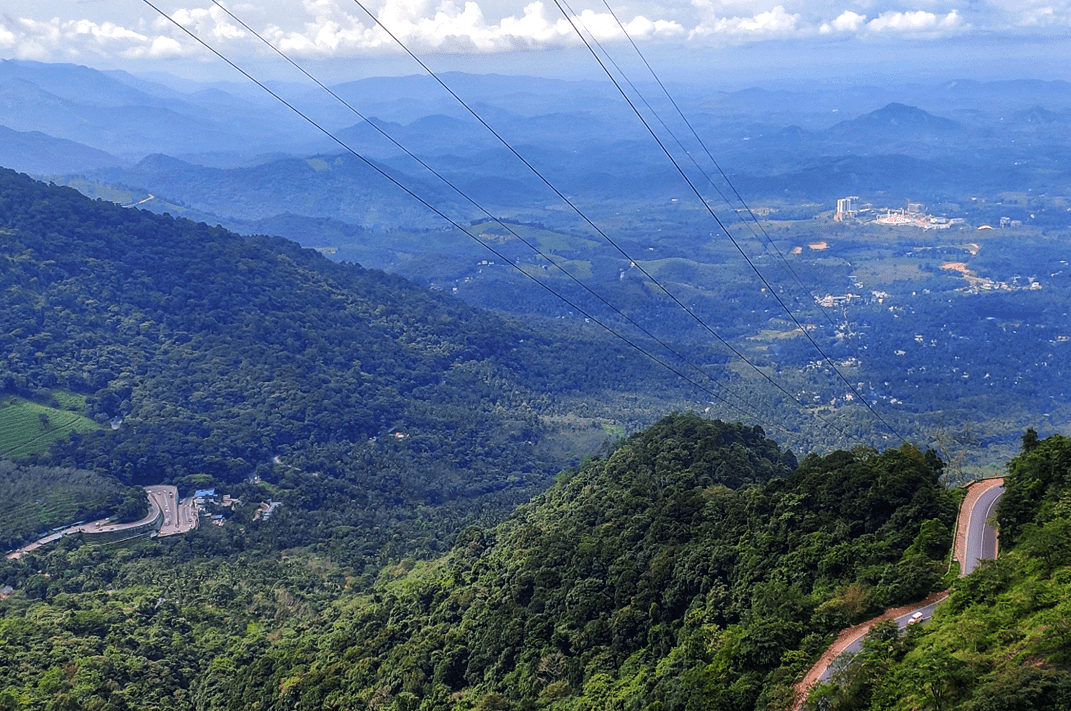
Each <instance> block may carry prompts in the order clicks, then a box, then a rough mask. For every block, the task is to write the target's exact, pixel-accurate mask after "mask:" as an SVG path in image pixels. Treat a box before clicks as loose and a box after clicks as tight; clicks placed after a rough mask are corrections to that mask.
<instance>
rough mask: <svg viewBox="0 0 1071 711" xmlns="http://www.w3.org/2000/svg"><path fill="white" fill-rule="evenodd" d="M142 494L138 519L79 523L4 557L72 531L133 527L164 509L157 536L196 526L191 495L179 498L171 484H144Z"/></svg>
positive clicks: (36, 547) (35, 547) (16, 555)
mask: <svg viewBox="0 0 1071 711" xmlns="http://www.w3.org/2000/svg"><path fill="white" fill-rule="evenodd" d="M145 495H146V496H147V497H148V500H149V514H148V515H147V516H146V517H145V518H143V519H141V520H140V521H134V522H133V523H111V522H110V521H109V520H108V519H101V520H100V521H90V522H89V523H84V524H81V525H79V526H71V527H70V528H65V529H64V530H62V531H59V532H57V533H52V534H49V535H47V536H45V537H44V538H40V539H38V540H36V541H34V542H33V543H31V544H29V545H27V546H25V547H23V548H20V549H18V550H17V551H13V552H11V553H8V554H7V557H8V558H9V559H11V558H18V557H20V556H22V555H23V554H25V553H29V552H30V551H33V550H36V549H38V548H40V547H41V546H43V545H46V544H48V543H52V542H54V541H58V540H59V539H60V538H62V537H64V536H68V535H72V534H75V533H107V532H113V531H124V530H127V529H131V528H136V527H138V526H142V525H144V524H146V523H148V522H150V521H152V520H154V519H155V518H156V517H157V516H158V515H159V514H160V512H161V511H162V512H163V522H162V524H161V526H160V530H159V533H158V534H157V535H159V536H174V535H177V534H179V533H186V532H187V531H192V530H193V529H195V528H197V524H198V522H199V520H200V517H199V516H198V515H197V507H196V506H195V505H194V503H193V497H192V496H191V497H189V498H186V499H183V500H182V501H178V489H177V488H175V487H173V486H146V487H145Z"/></svg>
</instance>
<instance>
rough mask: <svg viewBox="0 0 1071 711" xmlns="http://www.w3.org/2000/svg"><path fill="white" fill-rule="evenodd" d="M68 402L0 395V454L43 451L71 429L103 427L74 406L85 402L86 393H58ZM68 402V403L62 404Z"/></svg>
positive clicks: (16, 455) (4, 455) (6, 455)
mask: <svg viewBox="0 0 1071 711" xmlns="http://www.w3.org/2000/svg"><path fill="white" fill-rule="evenodd" d="M59 397H63V398H64V400H65V401H66V402H64V403H60V402H56V404H57V405H61V407H58V408H57V407H49V406H48V405H42V404H40V403H37V402H31V401H29V400H26V399H24V398H20V397H17V396H8V397H3V398H0V456H3V457H10V458H19V457H25V456H27V455H30V454H42V453H44V452H46V451H48V448H49V447H50V446H52V444H53V443H55V442H58V441H60V440H62V439H66V438H67V436H68V435H70V433H72V432H92V431H93V430H97V429H100V425H98V424H97V423H96V422H94V421H93V420H90V419H89V418H87V417H83V416H82V415H80V414H78V412H72V411H71V408H78V407H79V406H84V405H85V398H84V397H77V396H74V395H70V394H59ZM63 405H68V407H63Z"/></svg>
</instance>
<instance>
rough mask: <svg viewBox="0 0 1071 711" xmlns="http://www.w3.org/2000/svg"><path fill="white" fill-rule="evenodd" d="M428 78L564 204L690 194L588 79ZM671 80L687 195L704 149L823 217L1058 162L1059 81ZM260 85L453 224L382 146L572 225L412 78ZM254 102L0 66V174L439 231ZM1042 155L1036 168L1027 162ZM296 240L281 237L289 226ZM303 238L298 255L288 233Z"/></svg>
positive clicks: (213, 206) (165, 81) (87, 73)
mask: <svg viewBox="0 0 1071 711" xmlns="http://www.w3.org/2000/svg"><path fill="white" fill-rule="evenodd" d="M441 78H442V79H443V80H444V81H445V82H446V83H447V84H448V85H450V86H451V88H452V89H453V90H454V91H455V92H456V93H457V94H458V95H459V96H462V97H463V98H464V99H465V100H466V102H467V103H468V105H469V106H471V107H473V109H474V110H475V111H476V112H477V113H478V114H479V115H480V117H481V118H482V119H483V120H484V121H486V122H487V123H488V124H489V125H490V126H491V127H492V128H493V129H494V130H495V132H496V133H498V135H499V136H501V137H502V138H503V139H505V140H506V141H508V142H509V144H510V145H511V146H512V147H513V148H515V149H516V150H517V151H518V152H519V153H520V154H521V155H522V156H523V157H524V160H525V161H528V162H530V163H531V164H532V165H534V166H536V167H537V168H538V169H539V170H540V171H541V172H542V173H543V175H544V176H545V177H546V178H547V179H548V180H550V181H551V182H552V183H553V184H554V186H555V187H556V188H557V189H558V190H559V191H561V192H562V193H564V194H566V195H568V196H570V198H571V199H573V200H575V201H576V202H577V203H578V204H580V205H585V204H586V205H588V206H589V207H590V208H591V209H594V210H597V211H600V212H606V213H607V214H612V213H613V212H615V211H616V212H620V210H621V209H627V208H628V206H631V205H636V206H643V205H663V204H666V203H668V202H669V201H670V200H672V199H674V198H679V197H686V196H687V194H688V193H689V192H690V190H689V188H688V187H687V186H686V185H685V184H684V183H683V181H682V180H681V178H680V175H679V174H678V172H677V170H676V169H675V168H674V167H673V166H672V165H671V164H670V163H669V161H667V159H666V157H665V155H664V153H663V151H662V149H660V148H659V146H657V145H656V144H655V143H654V142H653V141H652V140H651V137H650V135H649V134H648V132H647V129H645V128H644V127H643V125H642V124H640V123H639V122H638V121H637V120H636V118H635V116H634V115H632V111H631V110H630V109H629V108H628V107H627V106H626V105H625V104H624V103H623V102H622V101H621V100H620V97H618V96H616V94H615V93H614V91H613V90H612V87H609V86H608V85H606V84H605V83H600V82H591V81H576V82H570V81H562V80H553V79H534V78H531V77H511V76H500V75H486V76H477V75H469V74H463V73H447V74H444V75H443V76H442V77H441ZM671 86H672V90H673V91H674V96H675V99H676V101H677V102H678V105H679V106H680V107H681V108H682V109H683V111H684V112H685V114H686V115H687V116H688V118H689V124H690V126H691V128H694V129H695V131H696V132H697V134H698V135H699V137H700V138H701V139H702V142H703V145H699V144H698V142H697V141H696V139H695V138H694V137H693V136H692V133H691V130H690V128H689V127H688V126H686V125H684V124H683V123H682V122H681V121H680V119H679V118H678V117H676V115H675V111H673V110H672V107H670V106H668V104H666V102H665V100H664V99H660V92H658V91H655V90H653V89H652V88H651V87H645V86H642V85H641V87H640V88H641V90H643V91H644V92H645V96H644V98H645V99H648V100H649V101H650V103H651V106H653V107H655V108H656V109H658V111H659V116H660V120H662V121H665V122H666V126H668V127H669V129H671V130H672V133H670V132H669V130H667V128H666V126H663V125H662V124H661V123H660V120H659V119H655V118H653V117H652V116H651V115H650V111H649V110H648V108H647V107H646V106H645V105H643V104H642V103H641V104H639V105H640V106H641V107H642V112H643V113H644V114H645V115H648V121H649V122H650V125H651V128H652V130H654V131H655V132H656V133H658V134H659V135H660V136H661V138H662V140H663V144H664V146H665V148H666V150H669V151H671V152H673V153H674V154H675V155H677V156H678V159H679V160H680V162H681V165H682V169H683V170H685V171H686V172H689V173H690V174H692V175H693V179H694V180H696V179H697V180H698V184H700V185H703V186H704V189H707V190H710V188H706V187H705V186H706V184H707V183H708V181H709V180H710V176H711V175H712V174H713V175H716V174H717V172H718V171H717V170H715V169H713V167H712V166H711V165H710V163H709V160H708V159H707V157H706V152H707V151H709V152H710V153H711V154H712V155H713V156H714V157H715V158H716V159H717V160H718V162H719V166H720V168H721V169H723V170H725V171H726V173H727V174H728V175H729V176H730V177H731V178H732V180H733V182H734V184H737V185H738V186H739V187H742V188H744V189H745V194H746V196H747V197H748V198H749V199H753V200H765V199H783V198H785V197H786V196H787V197H790V198H792V199H805V200H808V201H818V202H826V203H828V202H830V201H832V200H834V199H835V198H836V197H838V196H841V195H842V194H844V193H847V192H853V193H858V192H865V191H867V190H871V191H878V192H880V191H890V192H894V193H910V195H911V196H913V197H915V198H917V199H922V200H930V201H933V200H935V199H936V198H937V197H941V198H942V199H944V197H946V196H948V195H956V194H963V193H969V194H975V193H983V192H984V191H990V192H1005V191H1021V190H1026V189H1030V188H1039V189H1043V188H1045V186H1049V185H1052V184H1053V183H1054V181H1057V182H1060V181H1064V182H1066V179H1067V177H1068V171H1069V167H1068V164H1067V162H1066V161H1064V160H1063V159H1062V158H1060V156H1061V155H1066V154H1067V153H1068V151H1069V149H1071V138H1069V136H1071V131H1068V130H1067V128H1068V126H1069V124H1071V85H1069V84H1067V83H1066V82H1038V81H1021V82H992V83H979V82H973V81H960V82H946V83H944V84H939V85H904V86H898V87H876V86H866V85H847V86H845V85H821V84H815V85H814V86H813V87H794V88H792V89H777V90H769V89H763V88H753V89H748V90H742V91H735V92H725V91H719V90H717V89H715V88H711V87H703V86H685V85H671ZM277 88H278V91H279V92H280V93H281V94H283V95H285V96H287V97H289V99H290V100H292V101H293V102H294V104H295V105H297V106H300V107H301V108H302V110H303V111H307V112H308V114H309V115H310V116H314V117H315V118H316V119H317V121H319V122H320V123H321V125H322V126H324V127H325V128H327V129H328V130H330V131H332V132H334V135H335V136H336V137H337V138H338V139H339V140H341V141H343V142H344V143H345V144H346V145H347V146H348V147H350V148H351V149H353V150H354V151H355V152H357V153H359V154H360V155H361V156H363V157H365V158H367V159H368V160H369V161H373V162H374V163H375V165H376V166H377V167H378V168H380V169H381V170H382V171H384V172H385V173H387V174H388V175H390V176H391V177H392V178H394V179H395V180H397V181H398V182H399V183H401V184H403V185H405V186H407V187H409V188H410V189H411V190H412V191H413V192H415V193H417V194H419V195H420V196H421V197H422V198H423V199H426V200H427V201H428V202H429V203H431V204H433V205H435V206H436V207H437V208H438V209H440V210H442V211H443V212H445V213H446V214H448V215H450V216H451V217H454V218H457V219H461V220H469V219H478V218H482V217H483V214H482V213H481V211H480V210H479V209H477V208H474V207H473V206H472V205H470V204H469V203H468V200H467V199H466V198H465V197H462V196H461V195H458V194H457V192H455V191H454V190H453V189H452V188H450V187H448V186H446V185H444V184H443V183H441V182H440V181H439V180H438V179H437V178H435V177H434V176H433V175H431V174H430V173H429V172H427V170H425V169H424V168H423V167H421V166H420V165H419V164H417V163H416V162H415V161H413V160H412V159H411V158H409V157H408V156H406V155H405V154H404V152H403V151H402V150H401V149H399V148H398V147H397V146H396V145H394V144H392V143H391V141H389V140H387V139H385V138H384V137H383V135H382V134H381V132H384V133H387V134H389V135H390V136H391V137H392V138H393V139H394V140H395V141H397V142H398V143H400V144H401V145H402V146H404V147H405V149H406V150H408V151H410V152H412V153H414V154H416V155H418V156H420V157H421V159H422V160H424V161H425V162H427V163H428V164H430V165H431V166H432V167H433V168H434V169H435V170H436V171H437V172H439V173H441V174H442V175H443V176H445V177H446V178H448V179H449V180H450V181H451V182H452V183H453V184H454V185H455V186H456V187H457V188H458V189H460V190H461V191H463V192H464V193H465V194H466V195H468V196H469V197H471V198H473V199H475V200H476V201H477V202H479V203H480V204H481V205H484V206H485V207H487V208H490V209H492V210H493V211H494V212H495V213H496V214H503V215H506V216H518V215H519V216H523V217H524V219H533V218H534V219H539V220H544V219H551V220H553V219H558V220H564V221H563V222H562V225H563V226H568V225H571V224H572V219H573V218H565V217H558V216H557V214H558V213H557V209H556V207H557V205H558V204H560V200H559V199H558V198H557V197H556V196H555V195H554V194H553V192H552V191H550V190H549V189H548V188H547V187H546V186H545V185H544V184H543V182H542V180H541V179H540V178H538V177H536V176H534V175H533V174H532V173H531V172H530V171H529V170H528V169H527V168H526V167H525V166H524V165H523V164H522V163H521V162H520V161H519V160H517V158H516V157H515V156H513V155H511V154H510V151H509V150H508V149H507V148H506V147H505V146H503V145H502V143H501V142H500V141H499V139H498V138H497V137H495V136H494V135H492V134H491V133H490V132H489V131H488V130H487V129H486V128H485V127H484V126H482V125H480V122H479V121H478V120H477V119H475V118H473V117H472V116H471V115H469V114H468V113H467V111H466V110H465V109H464V108H463V107H461V106H460V105H458V104H457V103H456V102H454V101H453V100H452V99H451V98H450V97H449V96H447V95H446V93H445V92H443V91H442V89H441V87H439V86H438V84H437V82H435V80H433V79H432V78H430V77H426V76H408V77H397V78H378V79H367V80H361V81H355V82H348V83H342V84H339V85H337V86H335V87H333V91H335V92H336V93H337V94H338V95H339V96H340V97H342V98H343V99H345V100H346V101H347V102H348V103H349V104H350V105H351V106H353V107H354V108H356V109H357V110H359V111H360V112H361V114H359V115H358V114H354V113H353V112H352V111H350V110H349V109H347V108H346V107H345V106H343V105H341V104H339V103H338V102H337V101H336V100H334V99H333V98H331V97H330V96H328V95H327V94H326V93H324V92H322V91H320V90H319V89H313V88H310V87H308V86H302V85H296V84H280V85H278V86H277ZM256 91H258V90H255V87H251V86H245V85H240V84H214V85H204V86H201V85H195V84H190V83H189V82H186V81H180V80H177V79H174V78H168V77H162V76H153V77H135V76H132V75H130V74H127V73H124V72H108V73H104V72H97V71H95V70H92V69H88V68H86V67H79V66H75V65H48V64H40V63H35V62H24V61H14V60H9V61H2V62H0V127H6V129H7V130H8V131H7V132H5V133H4V136H5V141H4V143H3V146H2V147H0V163H2V164H4V165H7V166H9V167H12V168H15V169H17V170H22V171H26V172H29V173H31V174H34V175H38V176H46V175H47V176H48V177H49V178H50V179H53V180H58V181H59V182H72V181H74V180H75V178H74V177H71V178H65V177H63V176H77V183H76V184H77V185H78V186H79V188H81V189H85V190H88V191H90V192H91V193H92V192H93V190H94V186H97V188H96V189H97V190H98V193H97V194H99V195H101V196H104V197H107V196H108V195H109V194H111V192H113V190H112V187H111V186H123V187H124V188H128V189H130V190H132V191H134V192H140V193H142V194H153V195H155V196H156V197H157V199H156V200H155V201H153V202H151V203H150V204H146V205H145V207H147V208H149V209H157V210H161V211H170V212H175V211H180V212H182V213H183V214H185V215H188V216H190V217H194V218H196V219H206V220H213V219H215V220H216V221H219V222H222V223H224V224H226V225H229V226H232V227H239V226H241V225H243V224H248V223H250V222H256V221H262V220H267V219H271V218H275V217H278V216H282V215H286V216H287V220H286V222H287V224H291V225H293V224H295V220H301V219H302V218H304V219H307V220H310V221H313V222H314V221H316V220H334V221H337V222H339V223H342V224H348V225H352V226H354V227H355V228H362V229H363V228H388V229H389V228H393V227H409V228H416V229H428V228H441V227H443V226H445V223H444V222H443V221H442V220H441V219H440V218H439V217H437V216H436V215H434V214H433V213H432V212H430V211H429V210H428V209H427V208H425V207H424V206H422V205H420V204H419V202H417V201H414V200H413V198H412V197H410V196H409V195H407V194H406V193H405V192H404V191H402V190H400V189H398V187H397V186H395V185H391V182H390V180H387V179H384V178H383V177H382V176H381V175H379V174H378V173H377V172H376V170H374V169H372V168H370V167H369V166H368V165H366V164H363V163H362V161H361V160H360V159H357V158H354V157H353V156H351V155H348V154H345V151H344V149H343V148H342V147H341V146H340V145H339V144H338V143H337V142H336V141H333V140H331V139H330V138H328V137H327V136H325V135H324V134H322V133H321V132H319V131H318V130H316V129H315V128H313V127H311V126H310V125H308V124H306V123H305V122H303V121H302V120H301V119H299V118H298V117H296V116H294V115H293V114H291V113H289V112H288V111H287V110H286V109H285V108H283V107H282V106H280V105H279V104H278V103H277V102H275V101H274V100H273V99H271V98H270V97H268V96H266V95H264V94H257V93H256ZM875 106H877V107H879V108H877V109H875V108H874V107H875ZM678 140H679V141H680V145H678V143H677V141H678ZM685 150H686V151H687V153H685ZM340 154H341V157H340ZM1041 156H1046V157H1047V158H1046V159H1045V160H1044V161H1041V163H1043V165H1042V164H1041V163H1038V158H1039V157H1041ZM165 157H166V158H165ZM692 160H695V161H696V162H697V164H698V165H699V166H700V167H701V168H702V172H701V173H700V172H699V168H696V167H695V166H693V165H692V164H691V161H692ZM902 197H906V195H898V199H902ZM548 210H549V212H548ZM311 224H312V222H310V223H309V225H311ZM306 227H308V225H307V226H306ZM306 227H302V228H298V230H297V232H298V233H307V232H308V229H306ZM309 229H311V228H309ZM287 236H291V237H295V238H298V239H303V238H302V236H301V235H300V234H289V235H287ZM303 241H305V243H315V242H316V240H315V239H314V238H312V237H308V235H307V234H306V235H305V238H304V239H303Z"/></svg>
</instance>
